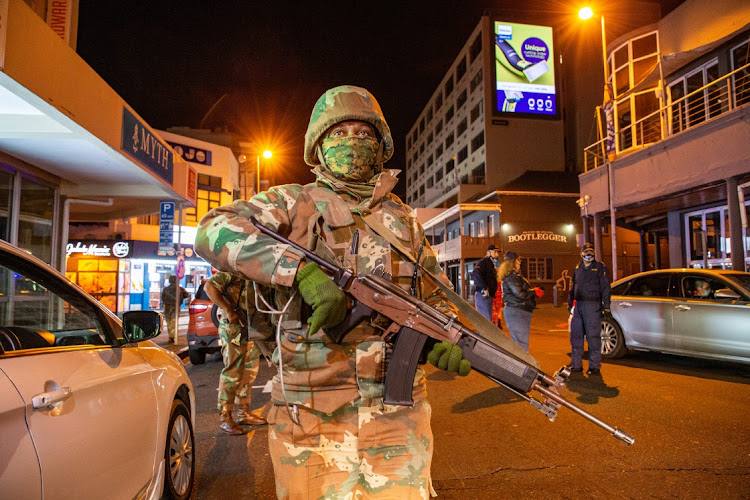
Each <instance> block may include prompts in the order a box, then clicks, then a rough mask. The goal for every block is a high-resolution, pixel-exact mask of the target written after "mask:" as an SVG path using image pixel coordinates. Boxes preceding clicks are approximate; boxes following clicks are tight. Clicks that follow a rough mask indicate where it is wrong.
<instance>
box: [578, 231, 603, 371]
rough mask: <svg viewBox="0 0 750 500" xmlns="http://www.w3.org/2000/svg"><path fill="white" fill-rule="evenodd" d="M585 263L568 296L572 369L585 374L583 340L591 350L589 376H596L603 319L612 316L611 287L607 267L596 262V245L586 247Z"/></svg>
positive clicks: (599, 365) (598, 369)
mask: <svg viewBox="0 0 750 500" xmlns="http://www.w3.org/2000/svg"><path fill="white" fill-rule="evenodd" d="M581 259H582V261H581V262H580V263H579V264H578V265H577V266H576V269H575V271H574V272H573V282H572V283H571V286H570V293H569V294H568V311H570V310H571V309H573V301H575V308H574V309H573V317H572V318H571V321H570V346H571V353H570V358H571V359H570V365H569V366H568V368H570V370H571V371H573V372H581V371H583V365H582V358H583V339H584V337H585V338H586V342H587V343H588V346H589V369H588V371H587V372H586V374H587V375H597V374H599V371H600V370H601V362H602V337H601V330H602V315H603V314H608V313H609V307H610V287H609V277H608V273H607V267H606V266H605V265H604V264H602V263H601V262H597V261H596V260H594V245H592V244H591V243H586V244H584V245H583V248H582V249H581Z"/></svg>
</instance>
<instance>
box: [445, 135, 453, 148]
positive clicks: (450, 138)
mask: <svg viewBox="0 0 750 500" xmlns="http://www.w3.org/2000/svg"><path fill="white" fill-rule="evenodd" d="M451 144H453V134H448V136H447V137H446V138H445V149H448V148H449V147H451Z"/></svg>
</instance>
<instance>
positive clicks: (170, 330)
mask: <svg viewBox="0 0 750 500" xmlns="http://www.w3.org/2000/svg"><path fill="white" fill-rule="evenodd" d="M174 316H175V315H174V309H167V308H165V309H164V321H166V322H167V334H168V335H169V338H170V339H175V338H177V328H176V325H177V323H176V322H175V317H174Z"/></svg>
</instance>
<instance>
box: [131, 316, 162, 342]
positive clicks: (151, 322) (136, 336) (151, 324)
mask: <svg viewBox="0 0 750 500" xmlns="http://www.w3.org/2000/svg"><path fill="white" fill-rule="evenodd" d="M161 323H162V321H161V314H159V313H158V312H156V311H127V312H125V313H123V315H122V333H123V335H124V336H125V339H126V340H127V341H128V342H142V341H144V340H150V339H152V338H154V337H156V336H157V335H159V334H160V333H161Z"/></svg>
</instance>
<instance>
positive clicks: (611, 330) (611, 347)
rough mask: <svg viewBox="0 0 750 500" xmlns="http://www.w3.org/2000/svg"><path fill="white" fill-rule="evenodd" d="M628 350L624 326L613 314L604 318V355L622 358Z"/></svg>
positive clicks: (610, 357) (609, 357) (604, 356)
mask: <svg viewBox="0 0 750 500" xmlns="http://www.w3.org/2000/svg"><path fill="white" fill-rule="evenodd" d="M627 351H628V348H627V346H626V345H625V337H623V335H622V328H620V325H618V324H617V321H615V320H614V319H613V318H612V316H605V317H604V318H602V357H603V358H607V359H613V358H621V357H623V356H624V355H625V353H626V352H627Z"/></svg>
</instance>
